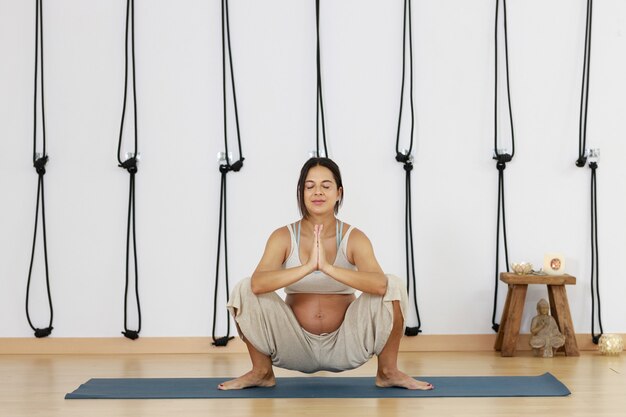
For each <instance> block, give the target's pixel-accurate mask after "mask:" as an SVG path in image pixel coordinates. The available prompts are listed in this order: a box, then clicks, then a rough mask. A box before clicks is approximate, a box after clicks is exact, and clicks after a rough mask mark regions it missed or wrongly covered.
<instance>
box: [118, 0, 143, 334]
mask: <svg viewBox="0 0 626 417" xmlns="http://www.w3.org/2000/svg"><path fill="white" fill-rule="evenodd" d="M129 28H130V33H131V60H132V81H133V112H134V124H135V126H134V139H135V141H134V145H135V146H134V152H133V153H132V154H127V156H128V157H127V158H126V159H125V160H124V161H122V155H121V152H122V139H123V135H124V119H125V117H126V101H127V98H128V94H127V92H128V35H129ZM124 42H125V47H124V102H123V105H122V119H121V122H120V135H119V141H118V145H117V161H118V166H119V167H120V168H122V169H125V170H126V171H128V173H129V174H130V177H129V179H130V182H129V187H128V190H129V194H128V219H127V222H126V283H125V287H124V331H123V332H122V334H123V335H124V336H125V337H127V338H128V339H131V340H135V339H137V338H138V337H139V332H140V331H141V306H140V303H139V272H138V267H137V233H136V230H135V175H136V174H137V162H138V157H139V153H138V146H137V137H138V135H137V89H136V84H137V82H136V76H135V2H134V0H126V35H125V37H124ZM131 231H132V235H131ZM131 237H132V245H133V263H134V275H135V300H136V304H137V322H138V324H137V330H131V329H129V328H128V287H129V278H130V245H131Z"/></svg>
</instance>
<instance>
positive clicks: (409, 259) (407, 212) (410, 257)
mask: <svg viewBox="0 0 626 417" xmlns="http://www.w3.org/2000/svg"><path fill="white" fill-rule="evenodd" d="M407 21H408V25H407ZM407 28H408V33H407ZM407 37H408V39H409V102H410V104H411V133H410V145H409V149H408V150H406V151H404V150H403V151H401V150H400V127H401V125H402V109H403V107H402V104H403V101H404V80H405V78H406V71H405V67H406V39H407ZM412 37H413V28H412V25H411V0H404V14H403V29H402V83H401V87H400V109H399V112H398V129H397V132H396V161H398V162H400V163H401V164H403V168H404V172H405V173H406V176H405V205H404V240H405V256H406V278H407V279H406V292H407V294H408V295H409V297H410V295H411V292H410V289H411V283H412V284H413V302H414V305H415V314H416V315H417V327H408V326H407V327H406V328H405V329H404V334H405V335H407V336H417V335H418V334H419V333H421V332H422V330H421V327H422V321H421V319H420V313H419V308H418V306H417V290H416V286H417V285H416V278H415V255H414V250H413V218H412V211H413V210H412V206H411V171H413V156H412V155H411V151H412V150H413V132H414V130H415V129H414V128H415V110H414V106H413V40H412Z"/></svg>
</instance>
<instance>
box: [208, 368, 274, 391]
mask: <svg viewBox="0 0 626 417" xmlns="http://www.w3.org/2000/svg"><path fill="white" fill-rule="evenodd" d="M274 385H276V379H275V378H274V371H272V369H270V370H269V371H257V370H255V369H253V370H251V371H250V372H248V373H247V374H244V375H242V376H240V377H239V378H235V379H231V380H230V381H226V382H223V383H221V384H219V385H218V386H217V388H218V389H221V390H229V389H244V388H251V387H273V386H274Z"/></svg>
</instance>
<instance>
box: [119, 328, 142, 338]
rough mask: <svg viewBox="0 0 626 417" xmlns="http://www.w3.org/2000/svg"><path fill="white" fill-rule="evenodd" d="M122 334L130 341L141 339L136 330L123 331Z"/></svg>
mask: <svg viewBox="0 0 626 417" xmlns="http://www.w3.org/2000/svg"><path fill="white" fill-rule="evenodd" d="M122 334H123V335H124V336H125V337H126V338H128V339H130V340H137V339H138V338H139V332H138V331H135V330H126V331H123V332H122Z"/></svg>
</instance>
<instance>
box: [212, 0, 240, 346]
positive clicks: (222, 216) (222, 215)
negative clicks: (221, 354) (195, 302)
mask: <svg viewBox="0 0 626 417" xmlns="http://www.w3.org/2000/svg"><path fill="white" fill-rule="evenodd" d="M221 5H222V8H221V11H222V13H221V22H222V102H223V117H224V159H223V161H220V162H223V163H220V166H219V171H220V173H221V179H220V182H221V184H220V209H219V226H218V232H217V260H216V262H215V264H216V265H215V289H214V291H213V329H212V338H213V343H212V344H213V345H214V346H218V347H219V346H226V345H227V344H228V341H229V340H231V339H233V336H230V317H229V316H228V314H227V315H226V336H223V337H219V338H218V337H216V336H215V330H216V323H217V301H218V300H217V292H218V290H219V275H220V257H221V249H222V246H221V244H222V226H223V227H224V278H225V284H226V285H225V290H226V297H225V298H226V303H228V298H229V295H230V288H229V279H228V229H227V205H226V200H227V192H226V178H227V174H228V173H229V172H239V171H240V170H241V168H243V161H244V160H245V158H244V157H243V152H242V149H241V132H240V129H239V112H238V109H237V93H236V90H235V73H234V70H233V56H232V48H231V42H230V19H229V15H228V0H222V3H221ZM227 50H228V65H229V66H230V79H231V90H232V97H233V108H234V113H235V124H236V127H237V144H238V148H239V159H238V160H237V161H236V162H234V163H232V164H231V163H230V161H229V157H228V155H229V154H228V106H227V95H226V84H227V83H226V51H227Z"/></svg>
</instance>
